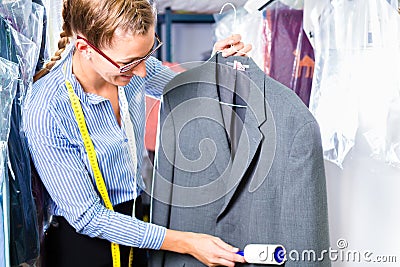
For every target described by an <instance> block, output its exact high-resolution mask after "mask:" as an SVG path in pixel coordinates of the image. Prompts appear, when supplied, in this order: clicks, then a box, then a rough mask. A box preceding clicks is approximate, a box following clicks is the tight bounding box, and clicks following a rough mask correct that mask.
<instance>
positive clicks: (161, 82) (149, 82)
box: [145, 57, 176, 99]
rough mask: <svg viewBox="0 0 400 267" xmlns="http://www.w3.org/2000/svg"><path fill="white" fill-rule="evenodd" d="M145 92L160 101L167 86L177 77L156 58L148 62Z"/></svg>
mask: <svg viewBox="0 0 400 267" xmlns="http://www.w3.org/2000/svg"><path fill="white" fill-rule="evenodd" d="M146 72H147V75H146V78H145V91H146V94H147V95H150V96H153V97H155V98H157V99H160V98H161V96H162V93H163V90H164V87H165V85H166V84H167V83H168V82H169V81H170V80H172V78H174V77H175V75H176V73H175V72H174V71H172V70H171V69H170V68H168V67H166V66H163V65H162V62H161V61H160V60H158V59H156V58H155V57H150V58H149V59H148V60H147V61H146Z"/></svg>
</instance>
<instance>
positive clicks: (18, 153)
mask: <svg viewBox="0 0 400 267" xmlns="http://www.w3.org/2000/svg"><path fill="white" fill-rule="evenodd" d="M3 8H4V6H1V10H2V12H4V9H3ZM12 11H13V12H12V14H13V15H17V12H16V11H15V12H14V10H12ZM2 14H3V13H2ZM2 21H3V26H4V27H3V29H4V30H5V31H6V32H7V33H8V39H6V42H7V43H6V44H5V47H7V49H5V50H3V49H2V50H1V52H0V56H1V57H4V58H6V59H8V60H10V61H12V62H15V63H18V64H19V71H18V75H20V76H19V78H20V79H21V81H20V82H19V83H18V87H17V90H16V95H15V101H14V102H13V105H12V111H11V122H10V134H9V138H8V143H7V145H8V152H9V155H8V158H9V164H8V176H9V189H10V222H9V223H10V224H9V225H10V245H9V247H10V261H11V262H10V264H11V265H12V266H18V265H20V264H22V263H26V262H32V261H35V260H36V258H37V257H38V255H39V239H38V227H37V217H36V208H35V203H34V200H33V196H32V189H31V168H30V157H29V152H28V147H27V144H26V139H25V137H24V133H23V132H22V131H21V128H22V124H21V109H22V105H23V99H24V96H25V95H26V92H27V90H28V88H29V84H31V82H32V80H31V78H29V77H32V73H33V70H34V68H35V66H36V63H35V64H32V63H33V62H29V61H30V60H31V59H33V58H34V56H33V55H34V54H35V52H36V47H35V45H34V44H33V43H32V42H30V41H29V39H27V38H26V37H24V36H23V35H22V34H19V33H18V32H17V31H16V30H15V29H13V28H12V27H11V26H10V24H9V23H5V21H4V20H3V19H2ZM2 47H3V45H2ZM36 58H37V57H36ZM18 59H19V60H18Z"/></svg>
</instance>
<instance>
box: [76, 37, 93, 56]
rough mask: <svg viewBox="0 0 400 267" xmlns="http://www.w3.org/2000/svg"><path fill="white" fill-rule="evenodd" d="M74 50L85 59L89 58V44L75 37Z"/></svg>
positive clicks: (90, 52)
mask: <svg viewBox="0 0 400 267" xmlns="http://www.w3.org/2000/svg"><path fill="white" fill-rule="evenodd" d="M75 48H76V51H78V52H79V53H81V55H82V56H84V57H85V58H86V59H90V56H91V54H92V51H91V48H90V46H89V45H88V44H87V43H86V42H85V41H84V40H82V39H77V40H76V42H75Z"/></svg>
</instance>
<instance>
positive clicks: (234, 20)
mask: <svg viewBox="0 0 400 267" xmlns="http://www.w3.org/2000/svg"><path fill="white" fill-rule="evenodd" d="M227 5H230V6H231V7H232V8H233V12H234V13H233V15H234V17H233V27H232V28H233V29H236V13H237V12H236V7H235V5H234V4H232V3H230V2H227V3H225V4H224V5H223V6H222V8H221V11H219V14H222V11H224V8H225V7H226V6H227ZM232 32H233V30H232Z"/></svg>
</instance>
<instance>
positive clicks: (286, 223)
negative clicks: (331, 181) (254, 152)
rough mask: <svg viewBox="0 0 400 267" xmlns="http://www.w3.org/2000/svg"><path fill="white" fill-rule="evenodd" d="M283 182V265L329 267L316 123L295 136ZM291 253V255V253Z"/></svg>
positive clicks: (324, 202)
mask: <svg viewBox="0 0 400 267" xmlns="http://www.w3.org/2000/svg"><path fill="white" fill-rule="evenodd" d="M288 165H289V166H288V168H287V169H286V173H285V178H284V180H283V183H284V185H283V188H285V190H283V197H282V210H281V216H282V218H281V222H282V232H283V233H284V235H285V240H286V242H287V245H286V246H287V247H286V250H287V259H288V262H287V265H286V266H288V267H290V266H293V267H294V266H296V267H298V266H318V267H320V266H330V261H329V257H328V254H327V253H326V252H324V250H328V249H329V229H328V209H327V192H326V180H325V170H324V161H323V155H322V145H321V136H320V131H319V127H318V124H317V122H316V121H311V122H309V123H307V124H305V125H303V126H302V127H301V128H300V129H299V130H298V131H297V133H296V134H295V137H294V139H293V143H292V145H291V149H290V154H289V164H288ZM293 251H294V252H293Z"/></svg>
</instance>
